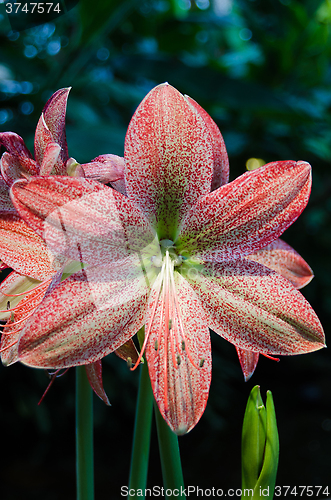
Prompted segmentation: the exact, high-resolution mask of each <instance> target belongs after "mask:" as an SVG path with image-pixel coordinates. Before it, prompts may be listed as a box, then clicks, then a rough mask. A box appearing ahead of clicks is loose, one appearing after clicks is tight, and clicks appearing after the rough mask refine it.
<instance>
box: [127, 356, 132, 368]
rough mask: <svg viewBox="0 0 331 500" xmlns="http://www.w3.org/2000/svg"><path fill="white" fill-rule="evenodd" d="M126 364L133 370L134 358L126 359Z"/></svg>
mask: <svg viewBox="0 0 331 500" xmlns="http://www.w3.org/2000/svg"><path fill="white" fill-rule="evenodd" d="M126 364H127V365H128V367H129V368H131V366H132V358H130V356H129V357H128V358H126Z"/></svg>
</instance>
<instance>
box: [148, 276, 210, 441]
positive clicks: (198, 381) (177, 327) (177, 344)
mask: <svg viewBox="0 0 331 500" xmlns="http://www.w3.org/2000/svg"><path fill="white" fill-rule="evenodd" d="M167 279H168V281H169V280H170V276H168V278H167V277H165V278H164V281H163V288H162V289H161V291H160V293H159V287H160V284H161V283H160V282H161V274H159V276H158V278H157V280H156V281H155V283H154V286H153V289H152V291H151V295H150V299H149V304H148V312H147V320H146V327H145V335H148V341H147V346H146V358H147V363H148V368H149V374H150V379H151V384H152V389H153V393H154V397H155V400H156V402H157V404H158V407H159V410H160V412H161V414H162V416H163V418H164V419H165V420H166V422H167V423H168V424H169V426H170V427H171V429H172V430H173V431H174V432H175V433H176V434H185V433H186V432H189V431H190V430H191V429H192V428H193V427H194V426H195V425H196V423H197V422H198V420H199V419H200V417H201V416H202V414H203V412H204V410H205V407H206V404H207V399H208V393H209V386H210V381H211V346H210V334H209V331H208V328H207V325H206V319H205V314H204V311H203V309H202V307H201V304H200V301H199V299H198V297H197V295H196V294H195V293H194V291H193V290H192V288H191V287H190V285H189V284H188V283H187V281H186V280H185V279H184V278H183V277H182V276H181V275H180V274H179V273H177V272H175V273H174V282H173V284H174V286H171V284H170V282H169V283H168V284H167Z"/></svg>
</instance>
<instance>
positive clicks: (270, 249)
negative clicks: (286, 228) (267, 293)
mask: <svg viewBox="0 0 331 500" xmlns="http://www.w3.org/2000/svg"><path fill="white" fill-rule="evenodd" d="M247 258H248V259H250V260H254V261H255V262H259V263H260V264H263V265H264V266H267V267H269V268H270V269H273V270H274V271H276V272H277V273H279V274H281V275H282V276H284V278H286V279H287V280H289V281H290V282H291V283H292V285H293V286H295V288H298V289H299V288H303V287H304V286H306V285H308V283H310V281H311V280H312V279H313V277H314V274H313V271H312V269H311V267H310V266H309V265H308V264H307V262H306V261H305V260H304V259H303V258H302V257H301V255H299V254H298V252H296V251H295V250H294V249H293V248H292V247H291V246H290V245H288V244H287V243H285V241H283V240H281V239H279V238H278V239H277V240H276V241H274V242H273V243H270V245H268V246H266V247H264V248H261V250H258V251H257V252H255V253H253V254H251V255H248V256H247Z"/></svg>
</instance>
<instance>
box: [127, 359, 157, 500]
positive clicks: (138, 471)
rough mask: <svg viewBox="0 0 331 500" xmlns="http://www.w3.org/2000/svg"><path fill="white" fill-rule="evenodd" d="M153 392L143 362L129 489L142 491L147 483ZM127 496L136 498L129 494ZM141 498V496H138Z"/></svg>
mask: <svg viewBox="0 0 331 500" xmlns="http://www.w3.org/2000/svg"><path fill="white" fill-rule="evenodd" d="M153 401H154V398H153V392H152V388H151V383H150V379H149V374H148V367H147V363H146V362H145V363H143V364H142V367H141V373H140V382H139V391H138V399H137V408H136V419H135V427H134V434H133V443H132V455H131V466H130V476H129V491H135V492H137V490H138V489H140V490H142V491H144V490H145V488H146V483H147V473H148V460H149V447H150V439H151V425H152V411H153ZM128 498H137V495H136V494H133V495H131V494H129V495H128ZM139 498H141V497H139Z"/></svg>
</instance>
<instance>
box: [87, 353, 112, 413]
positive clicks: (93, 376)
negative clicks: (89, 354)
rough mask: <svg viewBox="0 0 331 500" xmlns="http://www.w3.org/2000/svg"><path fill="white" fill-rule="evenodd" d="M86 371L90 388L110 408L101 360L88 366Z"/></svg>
mask: <svg viewBox="0 0 331 500" xmlns="http://www.w3.org/2000/svg"><path fill="white" fill-rule="evenodd" d="M85 369H86V375H87V378H88V380H89V382H90V386H91V387H92V389H93V390H94V392H95V394H96V395H97V396H99V398H100V399H102V401H103V402H104V403H106V405H108V406H110V403H109V399H108V396H107V394H106V392H105V390H104V388H103V382H102V362H101V359H100V360H99V361H96V362H95V363H91V364H89V365H86V366H85Z"/></svg>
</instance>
